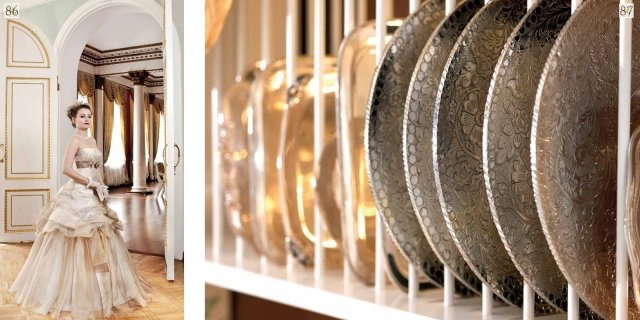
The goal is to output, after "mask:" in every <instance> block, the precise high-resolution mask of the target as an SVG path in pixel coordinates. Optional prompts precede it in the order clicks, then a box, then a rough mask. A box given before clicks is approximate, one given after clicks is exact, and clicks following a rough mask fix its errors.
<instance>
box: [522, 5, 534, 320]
mask: <svg viewBox="0 0 640 320" xmlns="http://www.w3.org/2000/svg"><path fill="white" fill-rule="evenodd" d="M536 1H537V0H527V10H529V9H531V7H533V5H534V4H535V3H536ZM522 298H523V301H522V319H524V320H533V318H534V316H535V305H536V293H535V292H534V291H533V288H532V287H531V286H530V285H529V284H528V283H527V282H526V280H525V281H524V286H522Z"/></svg>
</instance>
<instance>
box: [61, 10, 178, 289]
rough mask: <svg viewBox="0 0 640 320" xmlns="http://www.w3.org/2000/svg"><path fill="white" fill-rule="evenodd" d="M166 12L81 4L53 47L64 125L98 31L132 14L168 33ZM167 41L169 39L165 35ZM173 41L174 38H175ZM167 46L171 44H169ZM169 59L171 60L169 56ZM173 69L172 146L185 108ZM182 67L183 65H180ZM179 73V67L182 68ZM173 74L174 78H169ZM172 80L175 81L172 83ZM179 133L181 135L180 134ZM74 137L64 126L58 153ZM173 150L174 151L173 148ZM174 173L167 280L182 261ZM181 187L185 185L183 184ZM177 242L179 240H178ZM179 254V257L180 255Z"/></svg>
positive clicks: (169, 116) (170, 104) (170, 181)
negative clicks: (177, 109) (80, 68)
mask: <svg viewBox="0 0 640 320" xmlns="http://www.w3.org/2000/svg"><path fill="white" fill-rule="evenodd" d="M163 13H165V11H164V10H163V8H162V6H161V5H159V4H158V3H157V2H155V1H148V0H146V1H145V0H116V1H109V2H105V1H100V0H91V1H88V2H87V3H85V4H83V5H81V6H80V7H79V8H78V9H76V10H75V11H74V12H73V13H72V14H71V15H70V16H69V18H68V19H67V20H66V21H65V23H64V24H63V25H62V27H61V29H60V32H59V33H58V36H57V37H56V40H55V42H54V45H53V51H54V53H55V57H56V58H57V59H56V62H57V63H56V65H55V66H54V69H55V70H57V72H58V84H59V88H58V97H57V98H58V99H57V100H58V104H57V105H58V112H57V114H56V115H53V116H57V117H58V123H60V124H63V123H66V122H67V119H66V115H65V108H64V107H65V106H68V105H70V104H72V103H74V102H76V101H77V98H78V96H77V87H76V84H77V71H78V61H79V60H80V57H81V55H82V52H83V49H84V48H85V46H86V44H87V43H88V42H89V40H90V39H91V38H92V36H93V34H94V32H96V31H97V30H98V29H100V28H101V27H102V26H103V25H104V24H105V23H106V22H108V21H109V19H117V17H121V16H124V15H132V14H143V15H148V16H150V17H151V18H152V21H154V23H155V24H157V26H158V27H159V28H160V29H161V30H164V25H163ZM171 26H172V27H171V30H170V32H169V33H167V32H166V31H163V32H164V34H165V35H166V34H169V35H171V36H172V37H173V35H175V34H176V32H175V30H174V28H173V24H171ZM165 38H166V36H165ZM172 39H173V38H172ZM166 43H167V44H169V43H170V42H169V41H167V42H166ZM176 46H177V47H178V48H179V43H178V44H172V45H171V46H170V47H166V48H165V55H166V53H167V51H168V52H171V54H170V57H171V59H177V60H178V61H179V60H180V59H181V54H180V50H176V48H175V47H176ZM165 59H167V58H166V57H165ZM169 66H171V69H173V68H174V67H175V64H174V63H173V62H171V63H166V68H165V82H166V93H170V95H166V96H167V97H166V101H167V108H166V109H170V110H169V111H170V112H167V113H168V114H167V127H168V128H169V129H170V130H167V135H168V136H167V139H166V140H167V142H168V143H169V145H171V144H173V141H174V137H175V136H176V135H177V136H181V130H173V128H174V126H175V123H180V121H175V120H174V117H173V114H175V113H174V112H173V108H174V107H175V106H178V107H181V105H180V104H179V103H178V104H176V99H177V101H181V100H182V99H181V90H180V88H179V86H180V84H181V79H180V73H179V72H174V71H173V70H172V71H171V72H170V73H169V72H167V71H169ZM178 67H179V64H178ZM178 70H179V68H178ZM168 74H171V76H166V75H168ZM171 77H177V79H171ZM169 79H171V80H169ZM176 131H177V132H178V133H176ZM72 134H73V130H72V128H71V127H69V126H64V125H60V126H59V130H58V135H57V139H58V153H59V154H63V152H64V148H65V143H66V141H67V140H68V139H69V137H70V136H71V135H72ZM169 150H170V149H169ZM173 158H174V156H173V154H170V155H169V156H168V157H167V162H174V163H175V161H174V159H173ZM61 161H62V158H59V159H58V163H57V166H58V167H60V166H61ZM168 173H169V174H170V176H171V177H170V179H167V180H168V186H167V195H168V196H167V199H168V201H169V202H170V203H169V205H168V206H167V223H166V228H165V232H166V234H165V235H166V243H165V259H166V263H167V279H169V280H173V277H174V276H173V259H174V256H176V257H178V258H181V257H182V250H183V249H182V247H183V245H182V237H183V236H182V219H183V213H182V210H181V208H182V205H181V203H180V199H181V197H180V196H177V197H175V196H174V190H176V189H179V190H176V191H178V192H176V193H178V194H181V187H178V188H176V185H175V181H181V176H180V175H177V177H174V176H173V175H171V174H172V173H173V168H170V170H168ZM62 180H63V179H62V177H61V176H60V175H58V177H57V179H56V181H57V185H58V186H60V185H61V184H62V183H63V181H62ZM179 185H181V184H179ZM176 209H177V210H176ZM174 239H177V240H178V241H175V240H174ZM176 253H177V254H176Z"/></svg>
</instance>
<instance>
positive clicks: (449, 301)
mask: <svg viewBox="0 0 640 320" xmlns="http://www.w3.org/2000/svg"><path fill="white" fill-rule="evenodd" d="M455 9H456V0H446V2H445V7H444V10H445V16H447V17H448V16H449V15H450V14H451V13H452V12H453V10H455ZM454 292H455V278H454V277H453V273H452V272H451V269H449V268H448V267H447V266H445V267H444V305H445V307H447V306H451V305H453V294H454Z"/></svg>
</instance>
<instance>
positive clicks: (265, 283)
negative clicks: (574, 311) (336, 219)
mask: <svg viewBox="0 0 640 320" xmlns="http://www.w3.org/2000/svg"><path fill="white" fill-rule="evenodd" d="M225 247H226V248H224V247H223V248H222V252H221V255H220V258H219V260H218V261H217V262H211V261H209V262H206V264H205V269H204V270H205V272H206V273H205V275H204V277H205V281H206V283H208V284H211V285H214V286H218V287H222V288H225V289H228V290H231V291H235V292H240V293H244V294H248V295H251V296H255V297H258V298H262V299H266V300H271V301H274V302H277V303H282V304H286V305H290V306H294V307H297V308H301V309H305V310H309V311H313V312H316V313H320V314H324V315H327V316H331V317H335V318H339V319H394V320H397V319H407V320H409V319H416V320H418V319H420V320H425V319H465V320H467V319H492V320H499V319H522V310H520V309H518V308H515V307H513V306H509V305H506V304H503V303H499V302H497V301H496V303H495V305H494V308H493V315H492V316H488V317H484V318H483V316H482V299H481V298H480V297H479V296H478V297H473V298H465V299H462V298H456V299H455V303H454V305H453V306H450V307H445V306H444V303H443V302H444V301H443V297H444V290H443V289H429V290H424V291H421V292H420V293H419V294H418V296H417V298H415V299H409V298H408V296H407V294H406V293H405V292H402V291H400V290H399V289H397V288H395V287H394V286H393V285H391V284H387V286H386V289H385V290H383V291H382V292H381V293H380V294H379V295H376V293H375V289H374V288H373V287H369V286H366V285H364V284H361V283H360V282H358V281H357V280H356V279H353V280H351V281H348V282H347V283H345V281H344V277H343V273H342V270H327V271H325V273H324V277H323V279H322V281H321V283H320V284H316V282H315V280H314V274H313V268H308V269H305V268H303V267H302V266H299V265H296V266H295V268H294V270H293V271H292V272H290V273H289V275H288V274H287V270H286V267H283V266H278V265H274V264H271V263H268V264H266V265H262V266H261V263H260V259H259V258H258V257H257V256H256V255H255V254H254V253H253V252H247V254H245V257H244V259H242V261H238V262H236V255H235V251H234V248H233V247H234V246H233V245H231V246H225ZM228 247H231V248H230V249H229V248H228ZM247 251H249V250H247ZM544 319H566V314H565V315H556V316H547V317H544Z"/></svg>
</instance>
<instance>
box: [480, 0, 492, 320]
mask: <svg viewBox="0 0 640 320" xmlns="http://www.w3.org/2000/svg"><path fill="white" fill-rule="evenodd" d="M489 2H491V0H484V4H485V5H486V4H488V3H489ZM492 313H493V291H492V290H491V287H489V286H488V285H487V284H486V283H483V284H482V315H483V316H487V315H490V314H492Z"/></svg>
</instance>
